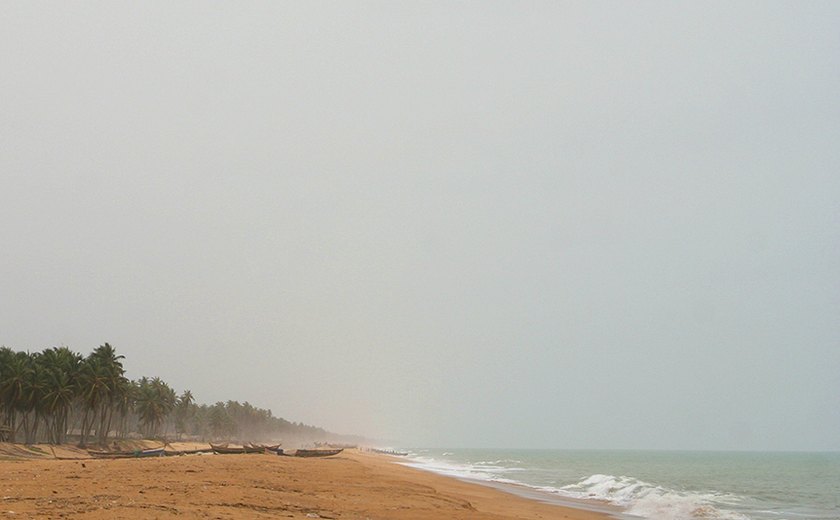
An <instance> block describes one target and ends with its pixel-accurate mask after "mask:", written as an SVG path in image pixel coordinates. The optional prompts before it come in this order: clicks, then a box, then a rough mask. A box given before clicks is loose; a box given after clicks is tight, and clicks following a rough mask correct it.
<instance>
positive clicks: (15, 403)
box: [0, 352, 32, 442]
mask: <svg viewBox="0 0 840 520" xmlns="http://www.w3.org/2000/svg"><path fill="white" fill-rule="evenodd" d="M7 357H8V359H6V360H5V362H4V363H3V366H4V367H5V370H4V371H3V379H2V381H0V385H2V386H0V401H2V403H3V408H4V410H5V413H6V424H7V426H8V428H9V429H10V432H9V441H11V442H15V434H16V433H17V430H18V424H17V418H18V415H19V414H23V417H24V422H25V413H26V411H27V406H26V403H27V389H28V385H29V378H30V377H31V372H32V363H31V359H30V356H29V354H28V353H26V352H13V353H12V355H10V356H7Z"/></svg>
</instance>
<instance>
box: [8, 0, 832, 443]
mask: <svg viewBox="0 0 840 520" xmlns="http://www.w3.org/2000/svg"><path fill="white" fill-rule="evenodd" d="M838 27H840V4H838V3H837V2H787V3H779V2H770V1H761V2H729V1H726V2H689V3H682V2H576V3H567V2H392V1H383V2H328V3H318V2H303V1H302V2H295V3H291V2H287V3H284V2H265V3H261V2H228V3H222V2H216V3H213V2H203V1H202V2H169V1H166V2H134V3H126V2H59V1H56V2H30V1H20V2H9V1H4V2H2V3H0V266H2V269H1V270H0V344H2V345H5V346H9V347H13V348H17V349H31V350H41V349H43V348H46V347H52V346H57V345H67V346H69V347H72V348H73V349H75V350H77V351H80V352H83V353H88V352H90V351H91V350H92V349H93V348H95V347H96V346H97V345H100V344H102V343H104V342H106V341H107V342H110V343H111V344H113V345H114V346H115V347H116V348H117V350H118V352H119V353H121V354H123V355H125V356H126V367H127V369H128V375H129V376H130V377H132V378H137V377H140V376H142V375H148V376H160V377H162V378H163V379H164V380H166V381H167V382H168V383H169V384H170V385H172V386H173V387H174V388H176V389H178V390H179V391H180V390H183V389H185V388H189V389H191V390H192V391H193V393H194V394H195V396H196V397H197V398H198V400H199V401H200V402H208V403H212V402H215V401H217V400H227V399H237V400H240V401H246V400H247V401H249V402H251V403H253V404H254V405H257V406H261V407H265V408H270V409H272V410H273V411H274V413H275V414H276V415H280V416H283V417H285V418H287V419H290V420H295V421H304V422H307V423H314V424H317V425H322V426H324V427H326V428H328V429H331V430H333V431H339V432H344V433H359V434H366V435H370V436H378V437H382V438H388V439H397V440H399V441H400V442H401V443H402V444H404V445H415V446H423V445H425V446H452V447H454V446H490V447H557V448H668V449H672V448H687V449H814V450H817V449H840V32H838Z"/></svg>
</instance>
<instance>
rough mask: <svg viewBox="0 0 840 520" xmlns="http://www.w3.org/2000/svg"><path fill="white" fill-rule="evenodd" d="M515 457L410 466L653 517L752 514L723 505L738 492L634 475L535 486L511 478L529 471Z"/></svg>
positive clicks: (427, 460) (733, 518) (424, 460)
mask: <svg viewBox="0 0 840 520" xmlns="http://www.w3.org/2000/svg"><path fill="white" fill-rule="evenodd" d="M519 462H520V461H518V460H514V459H497V460H492V461H479V462H474V463H458V462H453V461H449V460H439V459H434V458H431V457H414V458H412V461H411V462H407V463H404V464H405V465H407V466H411V467H415V468H419V469H425V470H428V471H432V472H435V473H439V474H442V475H447V476H451V477H457V478H463V479H470V480H478V481H487V482H498V483H504V484H514V485H520V486H526V487H529V488H531V489H535V490H539V491H542V492H544V493H548V494H552V495H554V496H557V497H562V498H574V499H582V500H597V501H602V502H608V503H610V504H613V505H616V506H619V507H622V508H624V510H625V512H626V513H627V514H628V515H633V516H638V517H641V518H646V519H650V520H692V519H698V520H700V519H713V520H748V519H749V517H747V516H745V515H743V514H741V513H738V512H735V511H731V510H727V509H725V508H722V507H721V506H722V505H726V504H736V503H738V502H739V498H740V497H737V496H735V495H726V494H717V493H699V492H689V491H677V490H674V489H669V488H666V487H663V486H657V485H654V484H650V483H647V482H643V481H641V480H638V479H635V478H632V477H624V476H620V477H616V476H612V475H592V476H590V477H587V478H585V479H582V480H581V481H580V482H578V483H576V484H571V485H566V486H562V487H551V486H535V485H531V484H528V483H526V482H522V481H519V480H514V479H511V478H509V477H510V476H512V475H509V474H510V473H516V472H520V471H526V470H525V469H524V468H521V467H509V466H503V465H502V464H517V463H519Z"/></svg>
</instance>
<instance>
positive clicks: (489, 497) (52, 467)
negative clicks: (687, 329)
mask: <svg viewBox="0 0 840 520" xmlns="http://www.w3.org/2000/svg"><path fill="white" fill-rule="evenodd" d="M4 448H5V449H4V450H0V453H2V455H0V517H6V518H103V519H104V518H174V517H181V518H214V519H228V518H231V519H239V518H334V519H337V518H343V519H344V518H346V519H362V520H365V519H370V520H384V519H413V518H417V519H447V518H452V519H460V518H463V519H497V520H501V519H526V518H527V519H535V518H541V519H559V518H565V519H572V520H574V519H578V520H595V519H604V518H607V516H606V515H604V514H601V513H595V512H590V511H584V510H579V509H572V508H566V507H561V506H556V505H551V504H545V503H540V502H538V501H535V500H529V499H526V498H522V497H518V496H515V495H512V494H510V493H506V492H504V491H501V490H498V489H494V488H491V487H487V486H482V485H478V484H473V483H467V482H463V481H460V480H457V479H453V478H449V477H444V476H440V475H435V474H432V473H428V472H424V471H421V470H416V469H413V468H407V467H404V466H401V465H399V464H396V463H395V460H394V459H393V458H391V457H388V456H383V455H377V454H370V453H362V452H359V451H356V450H345V451H344V452H343V453H341V454H339V455H337V456H334V457H329V458H317V459H301V458H295V457H277V456H271V455H193V456H181V457H163V458H148V459H123V460H94V459H86V458H79V459H77V460H72V457H83V456H84V454H83V453H82V452H81V451H77V450H73V449H59V450H56V455H58V456H60V457H62V458H63V457H67V458H68V459H69V460H68V459H65V460H56V459H50V458H48V457H51V456H52V453H51V451H52V450H50V449H49V448H47V449H46V450H44V448H43V447H40V448H36V450H35V451H36V454H35V455H33V456H32V458H29V459H28V460H25V459H22V458H20V457H21V453H23V455H24V456H25V454H26V452H25V450H17V449H16V448H14V447H10V445H5V446H4ZM39 450H40V451H46V452H47V453H49V455H46V454H42V455H41V456H39V455H38V454H37V453H38V451H39ZM15 451H19V452H20V453H17V455H14V452H15Z"/></svg>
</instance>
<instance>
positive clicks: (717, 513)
mask: <svg viewBox="0 0 840 520" xmlns="http://www.w3.org/2000/svg"><path fill="white" fill-rule="evenodd" d="M405 464H407V465H409V466H413V467H417V468H421V469H426V470H429V471H433V472H436V473H441V474H444V475H449V476H453V477H458V478H463V479H469V480H477V481H484V482H486V483H492V484H495V485H500V484H502V485H504V484H508V485H511V486H512V487H511V489H515V488H519V489H529V490H530V492H531V493H538V494H542V495H543V496H544V497H545V498H547V499H551V498H556V499H557V500H558V501H560V502H562V500H563V499H583V500H584V503H591V504H593V505H597V504H603V503H604V502H607V503H609V504H612V505H615V506H618V507H619V508H620V509H621V511H623V513H622V514H621V516H623V517H641V518H648V519H651V520H679V519H686V520H687V519H706V518H713V519H723V520H750V519H753V520H770V519H772V520H808V519H813V520H817V519H819V520H828V519H832V520H840V452H830V453H778V452H774V453H759V452H675V451H587V450H581V451H566V450H492V449H414V450H410V452H409V456H408V458H407V459H406V460H405ZM523 486H524V487H523Z"/></svg>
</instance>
